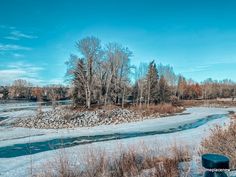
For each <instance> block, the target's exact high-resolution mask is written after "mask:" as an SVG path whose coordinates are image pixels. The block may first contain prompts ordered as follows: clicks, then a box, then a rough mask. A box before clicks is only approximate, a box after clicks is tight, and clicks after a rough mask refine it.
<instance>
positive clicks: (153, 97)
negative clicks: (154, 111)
mask: <svg viewBox="0 0 236 177" xmlns="http://www.w3.org/2000/svg"><path fill="white" fill-rule="evenodd" d="M158 79H159V76H158V71H157V67H156V64H155V62H154V61H152V62H151V63H150V64H149V67H148V73H147V89H148V93H147V94H148V104H150V102H152V103H155V104H157V103H158V96H159V94H158V92H159V91H158Z"/></svg>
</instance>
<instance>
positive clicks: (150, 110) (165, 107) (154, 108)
mask: <svg viewBox="0 0 236 177" xmlns="http://www.w3.org/2000/svg"><path fill="white" fill-rule="evenodd" d="M130 109H131V110H133V111H135V112H137V113H139V114H141V115H142V116H144V117H145V116H151V115H156V114H163V115H164V114H174V113H179V112H182V111H183V108H181V107H176V106H173V105H172V104H170V103H162V104H157V105H154V104H151V105H149V106H147V105H142V106H141V107H140V106H139V105H136V106H132V107H130Z"/></svg>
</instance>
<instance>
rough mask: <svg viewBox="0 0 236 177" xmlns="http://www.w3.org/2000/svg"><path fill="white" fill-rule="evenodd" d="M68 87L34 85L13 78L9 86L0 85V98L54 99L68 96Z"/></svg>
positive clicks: (67, 97)
mask: <svg viewBox="0 0 236 177" xmlns="http://www.w3.org/2000/svg"><path fill="white" fill-rule="evenodd" d="M69 91H70V90H69V88H68V87H65V86H63V85H48V86H44V87H42V86H41V87H40V86H34V85H33V84H31V83H30V82H27V81H26V80H23V79H17V80H15V81H14V82H13V83H12V84H11V85H10V86H1V87H0V99H4V100H7V99H16V100H31V101H56V100H63V99H69V98H70V92H69Z"/></svg>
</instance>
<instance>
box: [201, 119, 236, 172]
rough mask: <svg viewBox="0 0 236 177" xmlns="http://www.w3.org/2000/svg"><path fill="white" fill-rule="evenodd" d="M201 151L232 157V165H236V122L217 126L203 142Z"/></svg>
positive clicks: (233, 166)
mask: <svg viewBox="0 0 236 177" xmlns="http://www.w3.org/2000/svg"><path fill="white" fill-rule="evenodd" d="M201 145H202V148H201V149H200V153H201V154H202V153H219V154H224V155H226V156H228V157H230V166H231V167H232V168H235V167H236V153H235V152H236V123H235V122H231V123H230V125H229V127H227V128H226V127H225V126H224V127H223V126H216V127H215V128H213V129H212V130H211V134H210V136H209V137H208V138H206V139H204V140H203V141H202V143H201Z"/></svg>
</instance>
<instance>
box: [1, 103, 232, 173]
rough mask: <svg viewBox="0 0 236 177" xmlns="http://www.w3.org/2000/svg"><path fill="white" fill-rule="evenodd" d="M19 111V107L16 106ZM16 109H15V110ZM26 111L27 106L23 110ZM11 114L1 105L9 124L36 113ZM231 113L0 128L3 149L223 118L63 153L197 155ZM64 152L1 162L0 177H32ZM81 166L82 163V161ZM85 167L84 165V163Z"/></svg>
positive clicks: (193, 111)
mask: <svg viewBox="0 0 236 177" xmlns="http://www.w3.org/2000/svg"><path fill="white" fill-rule="evenodd" d="M13 106H14V107H17V105H13ZM13 106H12V107H13ZM25 106H28V105H27V104H26V105H25ZM23 107H24V106H23ZM4 109H5V110H6V109H9V110H11V105H8V106H7V107H4V108H2V107H1V105H0V117H1V116H5V117H8V118H7V119H6V120H4V121H5V122H8V121H10V120H11V119H17V118H19V117H22V116H24V115H30V114H33V113H34V111H35V110H32V109H24V110H20V111H19V110H18V111H14V112H13V111H10V112H7V111H4V112H1V110H4ZM44 109H45V110H46V109H50V106H45V107H44ZM228 111H236V108H206V107H195V108H189V109H187V110H186V111H185V113H188V114H184V115H176V116H170V117H165V118H160V119H151V120H144V121H141V122H134V123H125V124H119V125H103V126H97V127H92V128H75V129H60V130H55V129H53V130H52V129H47V130H46V129H40V130H39V129H27V128H14V127H10V126H0V148H2V147H6V146H12V145H14V144H24V143H33V142H43V141H47V140H52V139H58V138H61V139H64V138H68V137H81V136H94V135H109V134H115V133H131V132H136V133H137V132H150V131H159V132H161V131H163V132H165V130H170V129H173V128H177V127H181V126H184V125H186V124H191V123H193V122H196V121H197V120H202V119H203V118H207V116H211V115H223V116H222V117H220V118H218V119H213V120H209V121H206V122H205V123H204V124H203V125H201V126H197V127H195V128H190V129H187V130H183V131H177V132H174V133H160V134H155V135H148V136H138V137H133V138H126V139H118V140H111V141H102V142H94V143H89V144H83V145H78V146H73V147H68V148H65V149H63V151H64V152H66V154H68V155H69V156H70V155H71V156H74V155H75V154H83V153H84V152H86V151H87V150H88V149H89V148H100V149H104V150H105V151H106V152H108V153H113V152H114V151H115V150H117V148H118V147H119V146H120V145H122V146H124V147H127V146H135V147H137V148H138V147H139V145H140V144H145V145H146V146H148V147H153V148H154V149H159V150H160V152H163V151H165V150H166V149H167V148H168V147H170V146H171V145H173V144H174V143H176V144H181V145H186V146H188V147H189V148H190V149H191V150H192V152H193V154H196V151H197V150H198V148H199V145H200V142H201V140H202V138H204V137H206V136H208V134H209V129H210V128H211V127H213V126H214V125H223V124H228V123H229V122H230V119H229V117H228V115H227V114H228ZM60 152H61V149H57V150H48V151H45V152H40V153H36V154H33V155H25V156H19V157H14V158H0V176H4V177H11V176H17V177H18V176H19V177H20V176H28V174H29V172H30V169H31V167H32V168H33V170H37V168H38V167H40V166H41V165H42V164H44V163H46V162H47V161H48V160H51V159H54V158H55V157H56V156H58V154H59V153H60ZM78 163H80V162H79V160H78ZM81 163H82V162H81Z"/></svg>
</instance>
